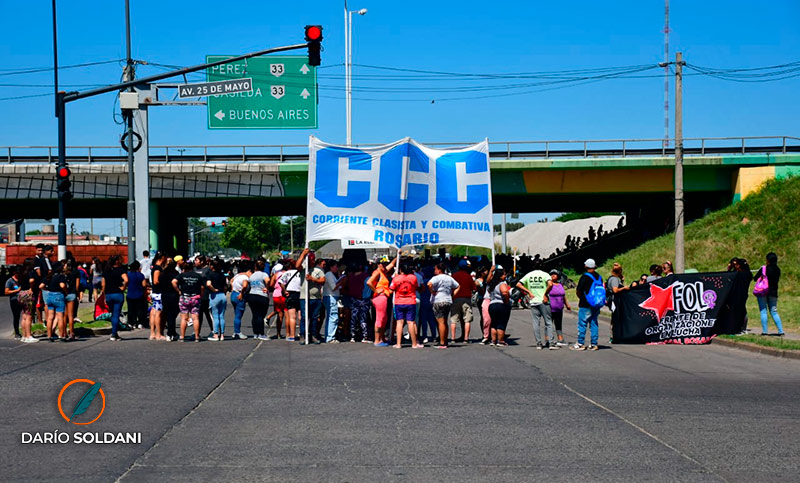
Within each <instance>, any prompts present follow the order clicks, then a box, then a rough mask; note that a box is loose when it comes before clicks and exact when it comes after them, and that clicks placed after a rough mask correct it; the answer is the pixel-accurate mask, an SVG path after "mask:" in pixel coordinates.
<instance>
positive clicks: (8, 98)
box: [0, 92, 53, 101]
mask: <svg viewBox="0 0 800 483" xmlns="http://www.w3.org/2000/svg"><path fill="white" fill-rule="evenodd" d="M52 95H53V93H52V92H49V93H47V94H31V95H28V96H13V97H0V101H14V100H17V99H30V98H32V97H45V96H52Z"/></svg>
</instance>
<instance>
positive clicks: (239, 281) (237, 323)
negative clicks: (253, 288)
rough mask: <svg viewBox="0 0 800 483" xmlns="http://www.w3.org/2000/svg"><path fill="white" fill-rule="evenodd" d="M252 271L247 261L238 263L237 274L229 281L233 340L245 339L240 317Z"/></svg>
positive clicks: (243, 308)
mask: <svg viewBox="0 0 800 483" xmlns="http://www.w3.org/2000/svg"><path fill="white" fill-rule="evenodd" d="M252 274H253V269H252V267H251V265H250V262H249V261H248V260H242V261H241V262H239V273H238V274H236V276H235V277H233V281H231V290H232V291H231V305H232V306H233V311H234V312H233V338H234V339H247V336H246V335H244V334H242V316H243V315H244V311H245V309H246V308H247V291H248V287H249V285H250V275H252Z"/></svg>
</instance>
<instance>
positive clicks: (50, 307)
mask: <svg viewBox="0 0 800 483" xmlns="http://www.w3.org/2000/svg"><path fill="white" fill-rule="evenodd" d="M65 261H66V260H65ZM45 280H46V283H43V284H42V285H41V287H42V294H43V296H44V302H45V304H46V305H47V337H48V338H49V339H50V341H51V342H54V341H56V340H58V337H56V336H55V334H54V331H55V329H56V326H58V334H59V336H60V337H61V341H62V342H66V341H67V329H66V319H65V315H66V314H65V312H66V308H67V302H66V297H65V296H66V294H67V276H66V274H65V273H64V265H63V263H62V264H60V265H58V270H56V269H55V268H54V269H53V270H51V271H50V273H48V275H47V277H46V278H45Z"/></svg>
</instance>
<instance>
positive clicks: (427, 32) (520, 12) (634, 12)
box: [0, 0, 800, 227]
mask: <svg viewBox="0 0 800 483" xmlns="http://www.w3.org/2000/svg"><path fill="white" fill-rule="evenodd" d="M4 3H5V4H4V5H3V7H2V10H3V15H2V16H0V32H3V33H2V36H3V41H2V42H0V59H2V66H0V69H3V71H5V72H8V71H10V70H15V69H21V68H26V67H48V66H51V65H52V37H51V17H50V4H49V3H50V2H4ZM60 4H61V5H60V7H59V12H58V15H59V17H58V24H59V61H60V64H61V65H70V64H77V63H84V62H92V61H103V60H113V59H120V58H122V57H124V55H125V45H124V10H123V6H124V1H123V0H114V1H111V0H106V1H82V2H64V1H62V2H60ZM131 4H132V13H131V16H132V22H133V28H132V38H133V57H134V58H136V59H141V60H146V61H149V62H156V63H163V64H176V65H192V64H196V63H200V62H202V61H203V59H204V56H205V55H206V54H237V53H243V52H248V51H252V50H258V49H261V48H264V47H269V46H276V45H286V44H292V43H300V42H302V41H303V39H302V36H303V26H304V25H306V24H322V25H323V26H324V41H323V45H324V48H325V50H324V52H323V53H322V62H323V66H324V67H325V68H324V69H322V70H320V74H321V76H320V84H321V85H322V86H323V88H322V89H321V92H320V94H321V95H322V96H326V97H324V98H322V99H321V100H320V104H319V116H320V121H319V126H320V127H319V129H317V130H314V131H309V130H296V131H216V130H215V131H209V130H208V129H207V127H206V123H207V121H206V113H205V108H204V107H170V108H167V107H159V108H155V109H154V110H153V112H152V114H151V124H150V125H151V143H152V144H155V145H163V144H170V145H177V144H306V143H307V140H308V135H309V134H314V135H316V136H318V137H320V138H322V139H324V140H326V141H331V142H344V139H345V125H344V118H345V105H344V99H343V97H344V94H343V91H342V89H343V85H344V81H343V80H342V79H341V77H340V76H341V75H342V74H343V71H344V69H343V67H342V66H341V64H342V63H343V49H344V47H343V45H344V44H343V27H344V25H343V13H342V12H343V4H342V2H339V1H317V2H314V1H306V2H247V1H241V2H236V3H233V4H227V3H221V2H206V1H202V0H197V1H195V2H154V1H143V0H133V1H131ZM349 6H350V8H351V9H357V8H367V9H369V12H368V13H367V14H366V15H365V16H363V17H361V16H356V17H355V20H354V28H355V37H354V39H355V40H354V62H355V63H357V64H365V65H371V66H386V67H395V68H403V69H420V70H436V71H446V72H459V73H479V74H486V73H521V72H542V71H556V70H568V69H589V68H603V67H618V66H630V65H641V64H656V63H658V62H660V61H662V58H663V33H662V29H663V23H664V4H663V1H649V0H648V1H617V2H588V1H586V2H494V3H491V4H490V3H487V2H470V1H446V2H445V1H440V2H424V1H404V2H386V1H383V2H378V1H374V0H372V1H370V0H364V1H362V2H356V1H352V0H351V1H350V4H349ZM797 25H800V3H798V2H797V1H792V0H787V1H773V2H768V3H765V4H762V5H760V6H759V7H758V8H753V4H752V2H745V1H704V2H696V1H688V0H678V1H676V0H673V1H672V2H671V18H670V27H671V36H670V44H671V45H670V50H671V52H672V57H673V58H674V52H676V51H677V50H681V51H683V53H684V58H685V60H686V61H687V62H689V63H692V64H696V65H701V66H709V67H723V68H736V67H758V66H765V65H774V64H782V63H787V62H793V61H797V60H800V29H798V28H797ZM3 71H0V74H3ZM160 71H161V70H160V69H158V68H156V67H153V66H141V67H140V68H139V72H138V74H139V75H140V76H143V75H148V74H152V73H156V72H160ZM662 72H663V71H660V70H652V71H648V72H645V73H644V74H646V75H653V76H654V77H646V78H637V79H618V80H608V81H603V82H596V83H590V84H586V85H580V86H575V87H569V88H564V89H559V90H549V91H544V92H534V93H529V94H525V95H512V96H506V97H491V98H485V99H475V98H472V99H465V100H458V101H446V100H442V98H445V97H458V96H467V97H470V96H472V97H474V96H476V95H478V94H477V93H476V92H463V93H456V94H454V93H441V92H430V91H426V92H421V93H414V94H409V93H408V92H401V93H397V94H391V93H379V94H375V93H373V92H365V91H363V90H360V89H359V88H365V87H372V88H375V87H378V88H381V87H398V88H404V89H407V88H409V87H414V88H431V87H437V88H441V87H446V88H452V87H464V86H466V85H480V86H489V87H491V86H494V85H497V84H508V83H515V81H507V80H506V81H502V82H495V83H492V82H486V81H463V80H458V79H456V80H444V81H442V80H438V81H433V80H430V79H427V80H424V81H398V80H393V81H391V82H390V81H389V80H388V79H387V78H386V77H381V78H365V77H364V76H366V75H378V76H386V75H409V74H408V73H402V72H388V71H381V70H375V69H369V68H366V67H355V68H354V71H353V75H354V78H355V80H354V86H355V88H354V99H355V100H354V102H353V139H354V142H389V141H392V140H395V139H398V138H400V137H404V136H411V137H414V138H416V139H418V140H419V141H421V142H462V141H463V142H474V141H478V140H481V139H483V138H485V137H488V138H489V139H490V141H505V140H534V139H603V138H659V137H661V136H663V119H664V117H663V116H664V114H663V78H661V77H659V76H658V74H661V73H662ZM120 73H121V68H120V66H119V65H118V64H116V63H111V64H106V65H101V66H96V67H90V68H81V69H69V70H62V72H61V79H60V80H61V83H63V84H78V85H87V84H106V83H113V82H116V81H117V80H118V79H119V77H120ZM323 74H324V76H327V77H324V76H323ZM190 80H193V79H190ZM51 83H52V72H43V73H37V74H25V75H11V76H9V75H5V76H3V75H0V84H25V85H31V84H37V85H47V84H51ZM528 90H531V89H528ZM50 91H51V89H50V90H48V89H47V88H26V87H12V86H0V98H5V97H13V96H21V95H29V94H46V93H48V92H50ZM509 92H515V91H507V90H495V89H489V90H486V91H481V94H484V95H485V94H488V95H497V94H506V93H509ZM376 96H377V97H382V98H384V99H386V98H391V99H393V101H366V100H360V99H362V98H364V97H373V98H374V97H376ZM331 97H332V98H331ZM407 98H416V99H421V100H419V101H404V102H398V101H397V99H407ZM671 98H672V94H671ZM429 99H430V100H434V99H438V100H437V101H436V102H434V103H431V101H430V100H429ZM671 102H672V99H671ZM798 108H800V77H796V78H794V79H789V80H785V81H781V82H770V83H752V84H749V83H738V82H729V81H723V80H718V79H714V78H710V77H706V76H687V77H686V78H685V84H684V116H685V117H684V135H685V136H687V137H699V136H754V135H784V134H785V135H798V134H800V129H798V127H800V126H799V124H800V120H799V119H800V118H798V116H797V112H798ZM114 109H115V96H114V95H113V94H107V95H103V96H99V97H97V98H94V99H87V100H81V101H78V102H75V103H72V104H70V105H69V107H68V120H69V121H68V128H67V138H68V144H69V145H115V144H116V143H117V139H118V137H119V134H120V133H121V129H122V128H121V126H118V125H116V124H115V123H114V121H113V117H112V115H113V110H114ZM672 117H673V116H672V115H670V118H672ZM671 120H672V119H671ZM55 143H56V122H55V118H54V117H53V105H52V98H51V97H40V98H31V99H23V100H8V101H0V146H7V145H54V144H55ZM553 211H557V210H553ZM108 224H109V226H112V227H113V226H117V227H118V223H114V222H109V223H108ZM96 225H97V224H96Z"/></svg>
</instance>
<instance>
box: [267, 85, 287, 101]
mask: <svg viewBox="0 0 800 483" xmlns="http://www.w3.org/2000/svg"><path fill="white" fill-rule="evenodd" d="M270 94H272V97H274V98H275V99H280V98H281V97H283V95H284V94H286V89H285V88H284V86H272V87H270Z"/></svg>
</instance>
